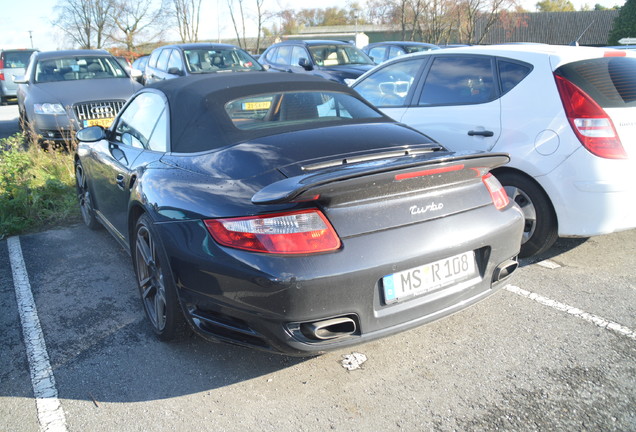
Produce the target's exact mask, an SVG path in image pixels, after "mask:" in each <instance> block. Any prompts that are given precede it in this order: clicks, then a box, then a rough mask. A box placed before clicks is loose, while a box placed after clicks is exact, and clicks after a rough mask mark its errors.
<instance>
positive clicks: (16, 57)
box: [0, 49, 36, 105]
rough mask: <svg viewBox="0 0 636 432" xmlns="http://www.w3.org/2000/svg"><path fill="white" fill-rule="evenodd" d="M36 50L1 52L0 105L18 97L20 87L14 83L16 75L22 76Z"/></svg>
mask: <svg viewBox="0 0 636 432" xmlns="http://www.w3.org/2000/svg"><path fill="white" fill-rule="evenodd" d="M35 51H36V50H32V49H11V50H1V51H0V103H1V104H3V105H4V103H5V102H6V101H7V100H9V99H14V98H15V97H16V92H17V90H18V85H17V84H16V83H15V82H14V78H13V77H14V75H18V76H22V75H24V71H25V69H26V67H27V65H28V64H29V57H31V54H33V53H34V52H35Z"/></svg>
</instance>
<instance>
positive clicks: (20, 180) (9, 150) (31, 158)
mask: <svg viewBox="0 0 636 432" xmlns="http://www.w3.org/2000/svg"><path fill="white" fill-rule="evenodd" d="M27 147H28V148H27ZM78 221H80V213H79V208H78V205H77V198H76V196H75V172H74V166H73V156H72V154H69V153H68V152H64V151H59V150H48V151H44V150H42V149H41V148H40V147H39V146H37V145H31V146H25V138H24V136H23V135H22V134H16V135H14V136H12V137H10V138H5V139H2V140H0V238H3V237H5V236H8V235H16V234H21V233H24V232H28V231H36V230H40V229H46V228H50V227H52V226H57V225H61V224H67V223H76V222H78Z"/></svg>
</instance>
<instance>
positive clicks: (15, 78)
mask: <svg viewBox="0 0 636 432" xmlns="http://www.w3.org/2000/svg"><path fill="white" fill-rule="evenodd" d="M13 82H14V83H16V84H28V83H29V80H28V79H27V77H26V76H25V75H17V76H16V75H13Z"/></svg>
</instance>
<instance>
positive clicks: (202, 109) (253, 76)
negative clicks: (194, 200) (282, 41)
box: [142, 72, 390, 153]
mask: <svg viewBox="0 0 636 432" xmlns="http://www.w3.org/2000/svg"><path fill="white" fill-rule="evenodd" d="M147 88H154V89H157V90H160V91H161V92H162V93H163V94H164V95H165V96H166V98H167V100H168V106H169V109H170V138H171V151H173V152H178V153H193V152H199V151H205V150H209V149H211V148H219V147H224V146H226V145H230V144H236V143H239V142H245V141H248V140H251V139H254V138H257V137H260V136H267V135H273V134H279V133H285V132H291V131H294V130H301V129H307V128H308V127H311V126H308V125H307V124H300V125H286V126H282V127H279V128H268V129H265V130H263V129H258V130H241V129H238V128H236V127H235V126H234V124H233V123H232V121H231V119H230V117H229V116H228V115H227V113H226V111H225V104H226V103H227V102H229V101H232V100H235V99H239V98H242V97H248V96H255V95H260V94H267V93H277V92H289V91H312V90H313V91H334V92H340V93H346V94H350V95H352V96H353V97H355V98H357V99H360V100H364V99H362V98H361V97H360V96H359V95H358V93H356V92H355V90H353V89H351V88H349V87H347V86H345V85H343V84H339V83H336V82H332V81H327V80H325V79H323V78H319V77H315V76H311V75H305V74H291V73H282V72H232V73H215V74H206V75H197V76H188V77H181V78H176V79H171V80H165V81H161V82H158V83H154V84H151V85H149V86H148V87H147ZM142 91H143V90H142ZM365 103H366V104H367V105H369V104H368V103H367V102H365ZM369 106H370V105H369ZM374 109H375V108H374ZM376 111H377V110H376ZM374 121H375V122H378V121H390V119H389V118H388V117H385V116H383V115H382V116H381V117H380V118H379V119H375V120H374ZM211 140H213V141H214V142H213V143H211V142H210V141H211Z"/></svg>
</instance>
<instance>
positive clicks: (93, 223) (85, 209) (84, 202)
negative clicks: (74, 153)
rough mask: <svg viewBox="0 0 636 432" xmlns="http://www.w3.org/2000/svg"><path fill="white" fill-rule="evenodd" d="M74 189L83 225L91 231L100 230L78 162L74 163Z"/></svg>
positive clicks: (80, 164)
mask: <svg viewBox="0 0 636 432" xmlns="http://www.w3.org/2000/svg"><path fill="white" fill-rule="evenodd" d="M75 187H76V190H77V201H78V202H79V207H80V211H81V213H82V219H83V220H84V224H85V225H86V226H87V227H88V228H90V229H92V230H96V229H98V228H100V227H101V225H100V223H99V221H98V220H97V217H95V209H94V208H93V201H92V199H91V193H90V190H89V188H88V183H87V181H86V173H85V172H84V167H83V166H82V163H81V162H80V161H79V160H78V161H77V162H75Z"/></svg>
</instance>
